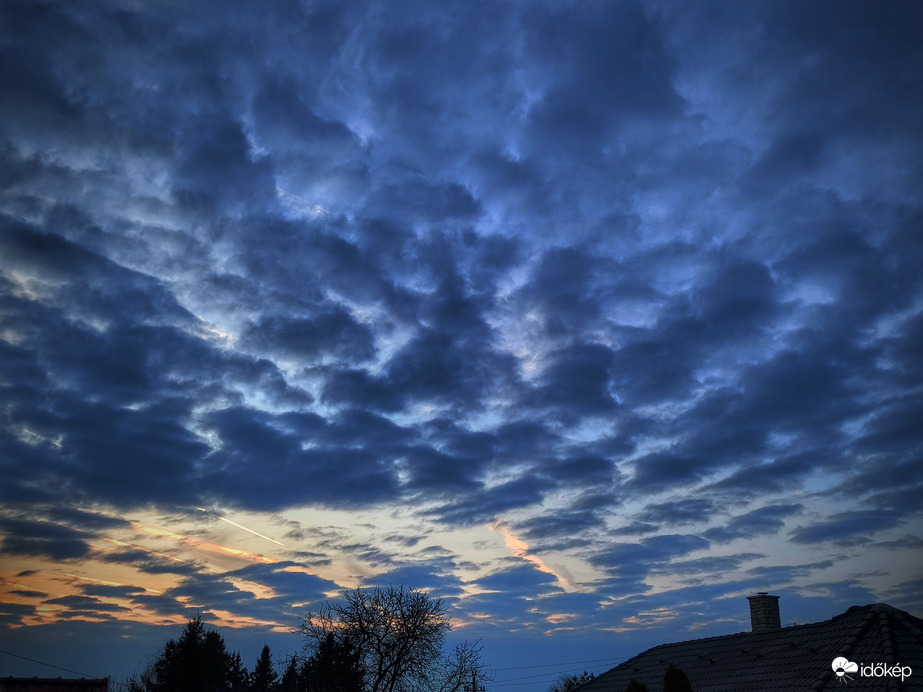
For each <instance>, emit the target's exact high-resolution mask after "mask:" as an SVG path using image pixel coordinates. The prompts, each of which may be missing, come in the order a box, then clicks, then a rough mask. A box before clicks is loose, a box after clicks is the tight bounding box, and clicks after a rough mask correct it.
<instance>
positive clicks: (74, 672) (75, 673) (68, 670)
mask: <svg viewBox="0 0 923 692" xmlns="http://www.w3.org/2000/svg"><path fill="white" fill-rule="evenodd" d="M0 654H6V655H7V656H15V657H16V658H21V659H23V660H24V661H31V662H32V663H38V664H39V665H41V666H48V667H49V668H57V669H58V670H63V671H65V672H68V673H73V674H74V675H80V676H82V677H85V678H93V679H97V680H98V679H99V678H97V677H96V676H95V675H90V674H89V673H81V672H80V671H79V670H71V669H70V668H62V667H61V666H56V665H53V664H51V663H45V662H44V661H38V660H36V659H34V658H29V657H28V656H20V655H19V654H14V653H13V652H12V651H6V650H4V649H0Z"/></svg>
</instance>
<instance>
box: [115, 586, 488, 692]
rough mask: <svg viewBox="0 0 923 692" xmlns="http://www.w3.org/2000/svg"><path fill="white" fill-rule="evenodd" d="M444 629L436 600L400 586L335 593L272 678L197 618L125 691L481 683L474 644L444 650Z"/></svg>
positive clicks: (288, 691) (363, 690) (391, 690)
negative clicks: (336, 598) (338, 597)
mask: <svg viewBox="0 0 923 692" xmlns="http://www.w3.org/2000/svg"><path fill="white" fill-rule="evenodd" d="M450 629H451V625H450V622H449V618H448V615H447V613H446V607H445V605H444V603H443V602H442V600H441V599H432V598H430V597H429V596H428V595H427V594H426V593H425V592H424V591H420V590H418V589H408V588H405V587H403V586H401V587H388V588H387V589H383V588H377V587H376V588H374V589H356V590H355V591H352V592H344V594H343V602H342V603H335V604H330V603H327V605H326V607H325V608H323V609H322V610H321V611H319V612H317V613H308V614H307V615H306V616H305V617H304V618H302V622H301V626H300V628H299V630H298V631H299V632H300V634H301V635H302V636H303V638H304V641H305V646H304V653H303V654H302V655H295V656H291V657H289V658H288V661H287V662H286V663H285V664H284V666H283V670H282V673H281V675H280V673H279V671H278V670H277V669H276V667H275V665H274V664H273V660H272V653H271V651H270V649H269V646H264V647H263V650H262V652H261V653H260V656H259V658H257V660H256V663H255V664H254V667H253V670H252V671H250V670H248V669H247V668H246V667H245V666H244V665H243V662H242V661H241V657H240V654H239V653H237V652H234V653H232V652H230V651H228V649H227V646H226V644H225V641H224V638H223V637H222V636H221V635H220V634H219V633H218V632H217V631H216V630H215V629H213V628H210V627H208V626H207V625H206V624H205V623H204V622H203V620H202V617H201V615H196V616H195V617H194V618H192V619H191V620H189V621H188V622H187V623H186V625H185V627H184V628H183V631H182V633H181V634H180V636H179V637H178V638H177V639H171V640H169V641H168V642H167V643H166V644H165V645H164V647H163V649H162V650H161V651H160V653H159V654H158V655H157V657H156V658H155V659H154V661H153V662H152V663H151V664H150V665H149V666H148V668H147V669H146V670H145V671H144V672H143V673H141V674H140V675H136V676H134V677H132V678H130V679H129V680H128V681H127V682H126V683H125V685H124V687H126V688H127V689H128V690H129V692H457V691H458V690H461V689H462V688H463V687H464V685H465V684H468V683H472V681H477V680H479V679H481V680H483V679H484V676H483V674H482V671H483V668H484V666H483V663H482V661H481V645H480V642H479V641H475V642H473V643H471V642H467V641H466V642H464V643H462V644H459V645H457V646H456V647H455V648H454V649H453V650H452V651H451V652H450V653H449V654H446V653H445V652H444V644H445V637H446V633H447V632H448V631H449V630H450Z"/></svg>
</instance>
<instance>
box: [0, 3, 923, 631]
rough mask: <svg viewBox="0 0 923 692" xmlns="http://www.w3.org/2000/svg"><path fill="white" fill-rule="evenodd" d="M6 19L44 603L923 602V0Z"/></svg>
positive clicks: (686, 616)
mask: <svg viewBox="0 0 923 692" xmlns="http://www.w3.org/2000/svg"><path fill="white" fill-rule="evenodd" d="M0 14H2V23H0V25H2V27H3V28H2V30H0V31H2V35H3V41H2V48H0V53H2V55H0V60H2V63H3V65H4V66H5V69H4V70H3V71H2V74H0V156H2V162H3V165H2V171H3V172H2V174H0V188H2V197H0V315H2V317H0V372H2V375H0V377H2V379H0V382H2V387H3V397H2V399H3V418H2V422H3V424H2V431H0V472H2V474H3V478H4V483H3V484H2V486H0V497H2V499H3V509H2V510H0V531H2V543H0V554H2V556H3V560H4V564H5V565H6V564H9V568H8V569H7V567H6V566H5V567H4V570H3V573H2V575H0V578H2V582H0V587H2V588H3V593H4V599H5V600H8V601H9V604H8V605H7V606H4V610H3V613H2V622H3V623H4V626H6V625H17V624H23V623H27V624H30V625H36V624H39V622H40V621H42V617H43V616H41V615H40V614H37V613H39V612H46V613H57V614H58V615H56V616H50V615H49V618H51V619H55V618H58V619H62V620H63V619H70V620H87V619H89V620H92V619H93V618H94V617H96V618H98V620H99V621H100V622H103V621H112V620H130V619H132V618H133V617H134V618H137V619H139V620H145V621H146V622H155V621H156V622H163V621H164V620H161V619H158V618H173V619H174V620H176V619H179V618H181V617H183V616H185V615H188V614H189V612H191V608H192V607H193V606H199V607H201V608H205V609H207V610H208V612H211V613H216V614H217V615H216V617H222V618H225V620H226V621H227V622H229V623H232V624H235V625H237V626H246V625H257V624H261V625H262V626H267V627H270V626H271V627H275V628H277V629H280V631H281V629H284V628H285V627H286V626H290V624H291V623H290V620H291V618H294V617H295V616H297V614H298V613H300V612H301V610H302V609H304V608H309V607H316V606H317V605H318V604H320V603H321V602H322V600H323V598H325V597H326V596H328V595H329V594H331V593H333V592H335V591H336V590H337V589H338V588H341V587H344V586H354V585H357V584H372V583H377V582H379V581H380V582H382V583H384V582H394V581H401V582H414V584H411V585H415V584H422V585H424V586H426V587H427V588H430V589H432V590H433V591H434V592H437V593H442V594H444V595H446V597H447V598H448V599H449V600H448V602H449V603H450V604H451V607H452V611H453V614H455V615H457V616H458V617H459V618H460V619H461V621H463V622H464V623H465V625H466V626H467V627H483V628H484V629H485V631H487V630H490V631H493V632H498V631H502V632H519V633H526V634H529V633H539V632H544V631H554V632H557V631H558V630H564V629H569V630H573V631H577V632H580V633H582V634H583V635H584V636H590V633H598V632H600V631H602V630H606V631H613V630H614V631H621V630H631V629H633V628H640V629H646V630H651V631H652V632H662V630H658V629H657V628H659V627H663V626H668V627H670V630H669V631H670V632H675V631H677V628H684V627H693V626H695V627H697V628H701V627H703V626H705V625H703V623H706V622H715V621H717V622H720V621H722V620H723V621H727V620H731V621H735V622H736V621H738V620H739V619H740V615H741V614H740V613H738V612H737V611H738V610H740V609H739V608H738V607H736V606H733V607H732V606H731V605H727V603H728V601H727V600H726V599H725V597H727V596H733V595H739V594H741V593H742V592H746V591H748V590H751V589H765V588H772V589H775V590H777V591H779V592H780V593H783V594H784V595H785V596H786V598H787V599H789V600H790V602H792V603H793V604H795V605H796V606H798V607H800V608H802V610H803V611H804V612H805V613H815V614H816V613H820V614H821V615H822V616H826V615H832V614H834V613H835V612H839V610H840V609H841V607H845V606H847V605H852V604H853V602H854V601H855V600H856V599H860V598H868V599H869V600H872V599H876V598H877V599H883V598H885V597H888V598H892V599H893V602H894V605H898V606H902V607H907V608H920V607H921V606H923V602H921V601H920V596H919V589H916V590H914V589H913V588H912V585H913V584H915V583H918V582H919V579H920V574H919V571H918V567H917V568H912V567H909V566H908V565H910V564H911V563H912V562H913V561H912V560H910V559H908V557H907V556H909V555H911V554H913V552H914V551H918V550H919V545H920V540H921V536H923V534H921V531H923V526H921V519H920V513H921V510H923V505H921V501H920V498H921V497H923V476H921V472H920V468H921V466H920V463H919V459H920V454H921V451H923V437H921V435H920V430H919V420H920V419H921V412H923V399H921V386H920V385H921V382H923V359H921V353H923V272H921V271H920V268H921V267H923V236H921V234H920V230H919V229H920V223H921V219H923V207H921V202H920V195H919V189H920V184H921V179H923V157H921V151H920V145H919V143H920V133H921V130H923V122H921V113H923V91H921V90H920V89H919V88H918V84H919V78H918V75H919V74H921V73H923V50H921V49H920V46H919V35H920V31H921V27H923V12H921V10H920V8H919V7H917V6H915V5H913V4H911V3H899V4H891V5H887V6H883V7H877V6H876V7H874V8H873V7H872V6H871V5H870V4H868V3H864V2H838V3H835V4H834V3H814V4H810V5H805V4H804V3H798V2H753V3H748V4H747V5H746V7H736V6H735V7H734V9H733V11H732V10H731V9H730V8H729V7H725V6H721V5H720V4H715V3H706V4H698V5H689V4H686V3H679V2H665V3H659V4H657V5H652V4H650V3H635V2H621V3H614V4H606V3H600V4H586V3H560V2H554V3H551V2H547V3H546V2H539V3H528V4H526V3H503V4H495V3H477V2H464V3H461V2H448V3H439V4H432V3H424V2H413V1H411V0H406V1H405V0H399V1H398V2H391V3H387V4H383V3H378V2H360V1H356V2H345V3H344V2H324V1H320V2H314V3H300V2H294V1H293V0H292V1H287V0H284V1H282V2H275V3H269V4H263V5H260V6H256V5H253V4H252V3H244V2H230V3H213V2H209V1H204V2H195V3H181V4H179V5H169V6H166V5H163V4H162V3H130V2H122V1H120V0H94V1H93V2H87V3H80V4H79V5H73V4H71V3H63V2H55V1H53V0H47V1H45V0H42V1H31V0H30V1H25V0H11V1H10V2H6V3H4V6H3V9H2V10H0ZM230 514H240V515H244V516H245V517H246V519H244V516H238V519H239V520H240V522H238V523H237V524H228V523H227V522H222V521H219V517H220V518H222V519H223V518H225V517H224V515H230ZM248 522H249V523H251V524H253V526H256V527H257V528H251V527H250V526H247V524H248ZM229 526H234V527H236V529H235V530H236V531H238V533H237V534H233V533H231V529H230V528H228V527H229ZM247 532H248V533H247ZM267 539H268V540H267ZM885 551H887V552H888V554H893V555H895V556H898V557H895V558H894V559H893V560H892V561H883V560H882V559H881V556H882V555H884V554H885ZM882 564H891V565H892V566H891V567H885V568H881V565H882ZM915 569H916V570H917V571H914V570H915ZM43 575H44V576H43ZM139 585H143V586H139ZM908 585H911V586H908ZM65 591H66V593H65ZM818 593H826V594H828V595H829V596H830V601H829V603H828V605H826V606H820V605H818V603H819V601H817V600H815V599H814V598H813V597H814V596H815V595H816V594H818ZM33 594H53V596H51V595H49V596H47V597H40V596H35V595H33ZM40 598H44V602H43V601H42V600H40ZM535 599H538V601H536V600H535ZM40 603H41V604H42V607H43V608H44V610H37V609H36V606H37V604H40ZM823 608H828V609H829V612H828V611H826V610H823ZM132 613H134V615H133V614H132ZM139 613H141V615H139ZM94 614H95V615H94ZM805 617H807V616H805ZM286 618H288V620H286ZM43 622H44V621H43ZM286 623H288V625H287V624H286ZM665 623H671V624H669V625H665ZM45 624H46V626H47V627H52V626H53V623H51V622H45ZM70 624H71V625H75V624H76V623H70ZM707 626H709V627H710V626H712V625H707ZM43 631H46V632H47V631H50V630H43ZM74 631H76V630H74ZM101 631H102V630H101ZM106 631H108V630H106ZM139 631H140V630H139ZM714 631H716V632H717V631H719V630H714ZM511 636H512V635H511ZM523 636H525V635H523ZM562 636H563V635H562ZM593 636H595V634H594V635H593ZM651 636H652V637H653V636H655V634H651ZM656 636H660V637H661V638H662V639H663V638H666V637H667V635H666V634H661V635H656Z"/></svg>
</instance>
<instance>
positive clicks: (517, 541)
mask: <svg viewBox="0 0 923 692" xmlns="http://www.w3.org/2000/svg"><path fill="white" fill-rule="evenodd" d="M490 529H491V530H493V531H496V532H497V533H499V534H500V535H501V536H503V540H504V541H505V542H506V547H507V548H509V549H510V551H512V553H513V555H514V556H515V557H518V558H519V559H521V560H525V561H526V562H531V563H532V564H533V565H535V567H536V568H537V569H538V570H539V571H540V572H544V573H545V574H550V575H551V576H553V577H554V578H555V579H557V580H558V584H559V585H560V586H561V588H562V589H564V590H565V591H574V590H575V589H574V586H573V584H571V583H570V581H569V580H568V579H567V578H565V577H563V576H561V575H560V574H558V573H557V572H555V571H554V570H553V569H551V568H550V567H549V566H548V565H546V564H545V563H544V561H542V559H541V558H540V557H538V556H537V555H532V554H531V553H530V552H529V545H528V544H527V543H526V542H525V541H524V540H522V539H521V538H518V537H517V536H514V535H513V532H512V531H511V530H510V528H509V527H508V526H507V525H506V524H503V523H502V522H497V523H495V524H491V525H490Z"/></svg>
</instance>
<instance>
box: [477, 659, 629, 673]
mask: <svg viewBox="0 0 923 692" xmlns="http://www.w3.org/2000/svg"><path fill="white" fill-rule="evenodd" d="M626 660H628V659H627V658H626V657H625V656H616V657H614V658H593V659H590V660H588V661H561V662H560V663H539V664H536V665H533V666H513V667H512V668H494V669H493V670H522V669H524V668H550V667H552V666H576V665H581V664H583V663H602V662H604V661H626Z"/></svg>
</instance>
